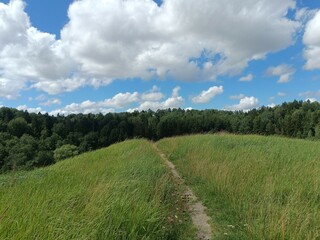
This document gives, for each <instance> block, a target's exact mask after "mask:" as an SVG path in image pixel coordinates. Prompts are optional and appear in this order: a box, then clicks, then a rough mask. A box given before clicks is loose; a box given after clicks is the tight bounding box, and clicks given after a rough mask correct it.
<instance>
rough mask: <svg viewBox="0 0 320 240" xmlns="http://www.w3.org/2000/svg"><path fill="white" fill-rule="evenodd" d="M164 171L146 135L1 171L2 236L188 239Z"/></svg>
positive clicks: (185, 221)
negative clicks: (28, 168)
mask: <svg viewBox="0 0 320 240" xmlns="http://www.w3.org/2000/svg"><path fill="white" fill-rule="evenodd" d="M170 176H171V175H170V173H169V172H168V170H167V169H166V167H165V166H164V164H163V163H162V161H161V159H160V157H159V156H158V154H157V153H156V152H155V151H154V149H153V148H152V146H151V144H150V143H149V142H148V141H145V140H133V141H127V142H123V143H120V144H116V145H113V146H111V147H109V148H106V149H102V150H98V151H95V152H89V153H86V154H83V155H80V156H78V157H75V158H72V159H68V160H65V161H62V162H59V163H57V164H56V165H54V166H51V167H48V168H45V169H38V170H35V171H32V172H19V173H16V174H10V175H0V239H1V240H6V239H15V240H17V239H55V240H57V239H189V237H190V238H191V236H193V232H192V230H191V229H192V227H190V221H189V220H188V218H187V217H188V216H185V215H184V214H183V213H181V210H179V211H178V210H177V208H178V209H179V208H181V206H180V205H179V204H182V202H181V199H177V195H176V194H175V192H176V189H175V186H174V185H173V184H172V181H171V177H170ZM185 218H187V219H185Z"/></svg>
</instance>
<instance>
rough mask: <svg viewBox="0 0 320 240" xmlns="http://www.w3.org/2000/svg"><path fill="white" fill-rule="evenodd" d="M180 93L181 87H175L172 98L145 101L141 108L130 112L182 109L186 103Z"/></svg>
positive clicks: (131, 109)
mask: <svg viewBox="0 0 320 240" xmlns="http://www.w3.org/2000/svg"><path fill="white" fill-rule="evenodd" d="M179 91H180V87H175V88H174V89H173V90H172V95H171V97H170V98H168V99H166V100H165V101H162V102H160V101H144V102H142V103H141V104H140V106H139V107H137V108H130V109H128V112H133V111H143V110H149V109H150V110H153V111H156V110H158V109H168V108H171V109H172V108H181V107H182V105H183V103H184V99H183V97H181V96H180V95H179Z"/></svg>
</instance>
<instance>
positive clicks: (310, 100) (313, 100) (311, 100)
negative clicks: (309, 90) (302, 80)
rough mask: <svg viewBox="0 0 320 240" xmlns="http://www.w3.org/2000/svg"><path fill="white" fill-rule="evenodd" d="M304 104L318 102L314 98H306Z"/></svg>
mask: <svg viewBox="0 0 320 240" xmlns="http://www.w3.org/2000/svg"><path fill="white" fill-rule="evenodd" d="M304 101H305V102H307V101H309V102H311V103H313V102H318V100H317V99H316V98H307V99H306V100H304Z"/></svg>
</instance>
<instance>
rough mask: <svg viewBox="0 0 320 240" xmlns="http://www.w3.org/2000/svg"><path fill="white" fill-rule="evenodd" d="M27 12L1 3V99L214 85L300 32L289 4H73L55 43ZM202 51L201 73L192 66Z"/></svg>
mask: <svg viewBox="0 0 320 240" xmlns="http://www.w3.org/2000/svg"><path fill="white" fill-rule="evenodd" d="M24 6H25V4H24V3H23V2H22V0H11V2H10V3H9V4H3V3H0V22H1V25H0V36H1V39H0V49H1V50H0V85H1V88H0V97H5V98H15V97H18V96H19V93H20V92H21V91H22V90H24V89H26V87H30V86H31V87H33V88H36V89H38V90H41V91H45V92H47V93H49V94H59V93H61V92H71V91H75V90H76V89H78V88H81V87H83V86H93V87H96V88H97V87H100V86H102V85H107V84H109V83H110V82H111V81H112V80H115V79H127V78H136V77H138V78H143V79H149V78H151V77H158V78H167V77H168V78H174V79H179V80H183V81H201V80H214V79H215V78H216V77H217V76H219V75H235V74H240V73H241V72H242V70H243V69H244V68H246V67H247V65H248V62H249V61H251V60H257V59H262V58H264V57H265V56H266V54H267V53H269V52H276V51H278V50H281V49H284V48H286V47H288V46H290V45H291V44H292V43H293V38H294V35H295V33H296V31H297V29H298V28H299V23H298V22H297V21H294V20H290V19H288V18H286V17H285V16H286V13H287V11H288V9H290V8H295V1H294V0H282V1H279V0H255V1H253V0H244V1H241V2H239V1H238V0H229V1H227V2H226V1H223V0H216V1H212V0H189V1H187V2H186V1H183V0H171V1H170V0H166V1H164V2H163V4H162V5H161V7H158V6H157V5H156V3H155V2H153V1H152V0H145V1H141V0H131V1H124V0H109V1H96V0H78V1H74V2H73V3H72V4H71V6H70V8H69V11H68V16H69V19H70V20H69V22H68V23H67V24H66V25H65V27H64V28H63V29H62V31H61V39H56V36H54V35H52V34H48V33H44V32H41V31H39V30H37V29H36V28H34V27H33V26H32V25H31V23H30V20H29V17H28V15H27V14H26V13H25V12H24ZM221 19H223V21H221ZM115 23H116V24H115ZM235 25H236V26H237V27H236V28H234V26H235ZM230 29H232V31H230ZM252 33H254V34H252ZM204 49H206V51H205V55H206V59H208V60H207V61H206V62H205V63H203V66H198V64H197V61H190V59H196V58H199V57H200V56H203V53H204ZM157 97H158V99H159V98H160V97H161V96H160V95H158V96H157Z"/></svg>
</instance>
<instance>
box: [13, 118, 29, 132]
mask: <svg viewBox="0 0 320 240" xmlns="http://www.w3.org/2000/svg"><path fill="white" fill-rule="evenodd" d="M28 128H29V127H28V123H27V121H26V120H25V119H24V118H22V117H18V118H15V119H12V120H11V121H10V122H9V123H8V131H9V133H10V134H12V135H13V136H16V137H21V136H22V135H23V134H25V133H28Z"/></svg>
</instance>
